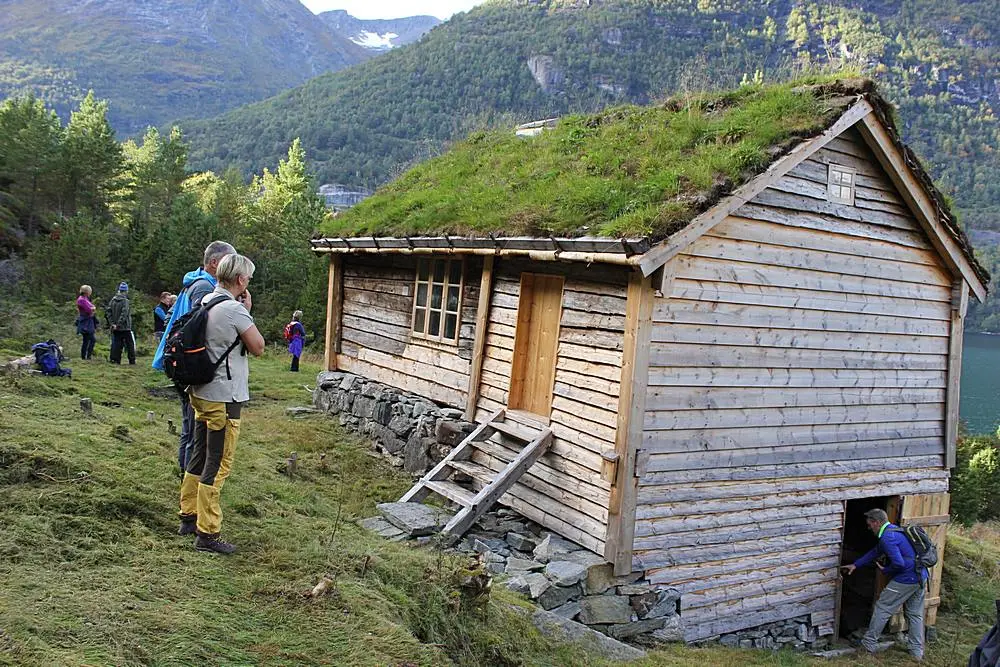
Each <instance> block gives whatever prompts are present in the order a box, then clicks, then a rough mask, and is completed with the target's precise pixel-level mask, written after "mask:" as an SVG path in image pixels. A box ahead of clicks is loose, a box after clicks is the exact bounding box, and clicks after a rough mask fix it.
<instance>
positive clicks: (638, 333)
mask: <svg viewBox="0 0 1000 667" xmlns="http://www.w3.org/2000/svg"><path fill="white" fill-rule="evenodd" d="M668 269H669V266H667V267H664V271H666V270H668ZM652 282H653V279H652V277H651V276H645V277H644V276H643V275H642V273H640V272H639V271H633V272H632V273H631V275H629V280H628V292H627V299H626V301H625V336H624V344H623V346H622V374H621V385H620V386H621V395H620V396H619V400H618V421H617V428H616V429H615V454H616V455H617V457H616V458H617V462H618V464H617V468H616V470H615V480H614V483H613V484H612V487H611V500H610V507H609V508H608V510H609V511H608V539H607V541H606V542H605V551H604V557H605V559H607V560H608V561H609V562H611V563H613V564H614V572H615V574H616V575H619V576H620V575H625V574H629V573H630V572H632V542H633V539H634V537H635V505H636V495H637V494H638V482H639V480H638V477H637V472H636V459H637V457H638V455H639V445H640V444H641V443H642V429H643V415H644V413H645V411H646V385H647V383H648V381H649V340H650V332H651V330H652V321H653V296H654V295H653V284H652Z"/></svg>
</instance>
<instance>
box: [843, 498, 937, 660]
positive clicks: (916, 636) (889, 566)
mask: <svg viewBox="0 0 1000 667" xmlns="http://www.w3.org/2000/svg"><path fill="white" fill-rule="evenodd" d="M865 521H866V523H867V524H868V529H869V530H871V531H872V533H874V534H875V536H876V537H877V538H878V544H877V545H875V548H874V549H872V550H871V551H869V552H868V553H866V554H865V555H864V556H862V557H861V558H859V559H858V560H856V561H854V563H853V564H852V565H844V566H842V569H843V570H844V571H845V574H851V573H853V572H854V570H855V569H857V568H859V567H865V566H866V565H869V564H870V563H873V562H874V563H875V564H876V566H877V567H878V568H879V569H880V570H881V571H882V574H884V575H885V576H886V577H888V578H889V579H890V581H889V583H888V585H886V587H885V588H884V589H882V593H881V594H880V595H879V596H878V601H876V602H875V611H874V612H872V620H871V623H869V624H868V632H866V633H865V636H864V638H863V639H862V640H861V645H862V647H864V649H865V650H866V651H868V652H869V653H875V651H876V649H877V647H878V640H879V637H881V636H882V630H884V629H885V625H886V623H888V622H889V619H890V618H891V617H892V615H893V614H895V613H896V612H898V611H899V609H900V607H902V609H903V615H904V616H906V623H907V625H908V626H909V627H908V628H907V631H906V647H907V649H908V650H909V652H910V655H912V656H913V657H914V658H915V659H916V660H918V661H919V660H923V657H924V586H925V583H926V581H927V576H928V573H927V568H925V567H917V564H916V552H915V551H914V550H913V546H912V545H911V544H910V541H909V540H908V539H906V535H905V534H904V533H903V531H902V529H900V528H899V526H896V525H893V524H891V523H889V516H888V515H887V514H886V513H885V511H884V510H880V509H872V510H868V511H867V512H865ZM883 558H884V560H885V564H884V565H883V564H882V563H881V562H880V560H881V559H883Z"/></svg>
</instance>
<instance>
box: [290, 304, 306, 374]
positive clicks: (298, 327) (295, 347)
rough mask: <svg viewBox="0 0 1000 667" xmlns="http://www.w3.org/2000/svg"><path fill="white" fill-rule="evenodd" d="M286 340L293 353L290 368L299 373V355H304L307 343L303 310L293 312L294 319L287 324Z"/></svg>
mask: <svg viewBox="0 0 1000 667" xmlns="http://www.w3.org/2000/svg"><path fill="white" fill-rule="evenodd" d="M285 340H287V341H288V353H289V354H290V355H292V366H291V368H290V370H291V371H292V372H293V373H298V372H299V357H301V356H302V347H303V346H304V345H305V344H306V328H305V327H304V326H302V311H301V310H296V311H295V312H294V313H292V321H291V322H289V323H288V324H286V325H285Z"/></svg>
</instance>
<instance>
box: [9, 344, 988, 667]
mask: <svg viewBox="0 0 1000 667" xmlns="http://www.w3.org/2000/svg"><path fill="white" fill-rule="evenodd" d="M70 341H72V339H71V338H68V337H67V339H66V342H67V343H69V342H70ZM9 342H10V339H6V340H0V359H7V358H10V357H11V356H16V354H15V353H19V352H20V349H15V348H12V347H10V346H9V345H8V343H9ZM17 347H18V348H19V346H17ZM148 347H149V346H148V345H145V344H144V345H143V346H142V348H144V349H145V351H148ZM106 353H107V348H106V346H105V344H104V342H103V341H102V343H101V344H100V345H99V346H98V357H101V359H97V360H93V361H90V362H81V361H79V360H76V361H71V362H70V364H69V365H70V366H71V367H72V368H73V377H72V379H57V378H42V377H34V376H0V582H2V584H0V664H9V665H50V666H51V665H206V664H212V665H299V664H301V665H313V664H328V665H440V664H461V665H599V664H602V663H601V662H600V661H599V660H598V659H597V658H595V657H593V656H588V655H586V654H584V653H582V652H581V651H579V650H576V649H574V648H572V647H558V646H553V645H552V644H550V643H549V642H547V641H546V640H544V639H543V638H541V637H540V636H539V635H538V634H537V633H535V632H534V631H533V630H532V629H531V628H530V625H529V623H528V622H527V621H525V620H524V618H523V617H522V616H521V615H520V614H518V613H516V612H515V611H512V610H511V606H512V605H516V604H518V599H517V597H516V596H514V595H513V594H511V593H508V592H507V591H505V590H503V588H502V586H495V587H494V589H493V591H492V593H491V594H490V595H489V596H488V597H486V598H476V597H473V596H471V595H469V594H468V593H467V592H465V590H464V589H463V587H462V586H461V581H462V579H463V574H464V572H463V570H464V568H465V567H466V566H467V563H466V562H464V561H463V560H461V559H456V558H445V557H441V556H439V555H438V554H437V553H436V552H435V551H433V550H430V549H428V548H417V547H412V546H409V545H403V544H396V543H389V542H386V541H384V540H381V539H379V538H375V537H373V536H370V535H368V534H366V533H364V532H363V531H361V530H360V529H359V528H358V527H357V526H356V525H355V523H354V522H355V521H356V520H357V519H358V518H362V517H365V516H369V515H371V514H373V513H374V505H375V503H377V502H380V501H384V500H389V499H394V498H396V497H398V496H399V495H400V494H401V493H402V491H404V490H405V489H406V488H407V486H408V484H409V479H408V478H406V477H404V476H403V475H401V474H400V473H399V472H397V471H396V470H394V469H392V468H390V467H387V466H386V465H385V464H384V463H383V462H382V461H381V460H379V459H377V458H374V457H372V456H370V455H369V454H368V448H367V446H366V445H365V443H364V442H362V441H360V440H359V439H357V438H356V437H354V436H351V435H349V434H347V433H345V432H343V431H342V430H341V429H340V428H339V427H338V426H337V425H336V424H335V422H334V421H333V420H331V419H329V418H327V417H325V416H322V415H315V416H307V417H298V418H292V417H289V416H287V415H286V413H285V409H286V408H287V407H290V406H297V405H306V404H308V402H309V393H308V391H307V390H306V387H305V385H311V384H312V383H313V381H314V378H315V373H316V372H317V371H318V369H319V365H318V363H317V361H318V360H317V359H315V358H313V359H312V360H311V361H310V362H307V363H305V364H303V372H301V373H299V374H297V375H296V374H292V373H289V372H288V371H287V370H286V367H285V364H286V358H285V357H284V355H281V354H279V353H277V352H273V351H272V352H271V353H269V355H268V356H267V357H265V358H263V359H261V360H258V361H255V362H253V365H252V371H251V376H252V393H253V401H252V403H251V405H250V406H249V408H248V409H247V411H246V412H245V413H244V414H245V416H244V420H243V431H242V436H241V441H240V444H239V448H238V452H237V455H236V465H235V470H234V473H233V475H232V477H231V478H230V479H229V481H228V482H227V483H226V487H225V490H224V492H223V505H224V509H225V512H226V514H225V522H224V534H225V536H226V537H227V538H229V539H231V540H232V541H233V542H234V543H236V544H237V545H238V546H239V547H240V552H239V553H238V554H236V555H234V556H232V557H229V558H225V557H217V556H211V555H206V554H201V553H197V552H195V551H194V550H193V549H192V546H191V540H190V539H188V538H181V537H177V536H176V535H175V534H174V531H175V529H176V517H175V513H176V495H177V485H178V479H177V471H176V467H177V464H176V461H175V458H176V437H175V436H174V435H172V434H171V433H170V432H169V431H168V420H174V421H175V423H176V422H177V421H178V420H177V416H176V414H175V412H176V403H175V401H174V400H173V399H172V398H171V396H170V394H169V391H168V390H167V388H166V387H165V382H164V378H163V376H162V375H159V374H156V373H154V372H153V371H151V370H149V368H148V361H149V357H148V356H143V357H140V360H139V361H140V363H139V365H137V366H135V367H129V366H127V365H126V366H121V367H118V366H111V365H110V364H108V363H107V362H106V361H104V360H103V357H104V356H105V355H106ZM71 356H75V355H72V354H71ZM81 397H89V398H91V399H92V401H93V404H94V414H93V416H84V415H83V414H82V413H81V411H80V408H79V401H80V398H81ZM150 412H151V413H153V417H152V420H151V421H150V420H149V419H148V417H147V414H148V413H150ZM292 451H295V452H298V454H299V461H300V463H299V474H298V476H296V477H294V478H289V477H288V476H287V475H286V474H284V472H283V469H284V461H285V459H286V458H287V457H288V455H289V454H290V453H291V452H292ZM323 453H326V456H325V458H322V459H321V454H323ZM951 539H952V542H951V543H950V545H949V551H948V564H947V569H946V581H945V591H944V606H943V608H942V613H941V616H940V621H939V635H940V638H939V640H938V641H937V642H936V643H935V644H934V645H933V646H932V648H931V649H930V652H929V655H928V661H927V663H926V664H930V665H939V666H941V667H944V666H946V665H947V666H949V667H950V666H953V665H960V664H964V662H965V659H966V657H967V655H968V653H969V651H971V649H972V647H973V646H974V645H975V643H976V642H977V641H978V639H979V637H980V636H981V635H982V633H983V632H984V631H985V630H986V628H987V627H988V626H989V625H990V624H991V623H992V622H993V604H992V600H993V597H994V596H996V595H997V594H998V586H997V583H998V563H1000V537H998V532H997V531H995V530H993V529H992V528H990V527H989V526H978V527H976V528H974V529H968V530H956V531H955V532H953V534H952V538H951ZM324 576H326V577H329V578H330V579H331V580H332V581H333V582H334V583H333V585H332V587H331V591H330V593H328V594H327V595H324V596H322V597H319V598H316V599H312V598H309V597H306V596H305V595H304V593H305V592H306V591H309V590H310V589H311V588H312V587H313V586H314V585H315V584H316V583H317V582H318V581H319V580H320V579H321V577H324ZM640 664H646V665H690V666H697V667H705V666H706V665H733V666H736V665H739V666H740V667H743V666H744V665H786V666H794V665H813V664H839V665H853V664H867V665H903V664H908V658H907V657H906V656H905V654H904V653H902V652H900V651H896V650H894V651H892V652H890V654H889V655H887V656H884V657H879V658H874V659H872V658H868V659H858V658H853V657H852V658H846V659H842V660H840V661H836V662H833V663H827V662H825V661H820V660H817V659H813V658H808V657H805V656H801V655H795V654H792V653H786V652H782V653H776V654H771V653H765V652H759V651H733V650H725V649H720V648H710V649H696V648H685V647H673V648H669V649H667V650H663V651H657V652H652V653H651V654H650V656H649V657H648V658H647V659H646V660H645V661H643V662H642V663H640Z"/></svg>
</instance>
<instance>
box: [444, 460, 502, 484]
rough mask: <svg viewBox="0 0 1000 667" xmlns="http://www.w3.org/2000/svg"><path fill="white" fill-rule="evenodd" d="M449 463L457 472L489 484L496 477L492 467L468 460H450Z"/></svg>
mask: <svg viewBox="0 0 1000 667" xmlns="http://www.w3.org/2000/svg"><path fill="white" fill-rule="evenodd" d="M449 465H451V467H452V468H454V469H455V470H457V471H458V472H461V473H465V474H466V475H468V476H469V477H471V478H473V479H475V480H478V481H480V482H484V483H486V484H489V483H490V482H492V481H493V479H494V478H495V477H496V473H495V472H493V470H492V469H490V468H488V467H486V466H484V465H480V464H478V463H474V462H472V461H471V460H469V461H452V462H451V463H450V464H449Z"/></svg>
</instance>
